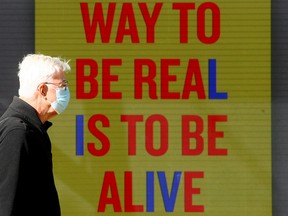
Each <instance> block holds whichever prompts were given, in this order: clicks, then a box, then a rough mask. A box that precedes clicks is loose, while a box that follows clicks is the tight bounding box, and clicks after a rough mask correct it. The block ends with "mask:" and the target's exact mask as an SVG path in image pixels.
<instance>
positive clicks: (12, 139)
mask: <svg viewBox="0 0 288 216" xmlns="http://www.w3.org/2000/svg"><path fill="white" fill-rule="evenodd" d="M51 125H52V124H51V123H50V122H48V121H47V122H45V123H44V124H42V123H41V121H40V119H39V118H38V116H37V113H36V110H35V109H34V108H33V107H32V106H30V105H29V104H27V103H26V102H24V101H23V100H21V99H19V98H18V97H14V99H13V101H12V103H11V104H10V106H9V108H8V109H7V110H6V112H5V113H4V114H3V115H2V117H1V118H0V216H19V215H21V216H22V215H23V216H34V215H37V216H59V215H60V206H59V199H58V195H57V191H56V188H55V184H54V177H53V172H52V154H51V142H50V139H49V136H48V134H47V129H48V128H49V127H50V126H51Z"/></svg>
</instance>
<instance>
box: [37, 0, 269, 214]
mask: <svg viewBox="0 0 288 216" xmlns="http://www.w3.org/2000/svg"><path fill="white" fill-rule="evenodd" d="M122 2H123V1H117V6H116V15H115V17H114V20H115V21H114V25H113V28H112V34H111V42H110V43H108V44H105V43H102V42H101V41H100V38H99V32H98V37H97V35H96V40H95V43H93V44H87V43H86V39H85V34H84V28H83V23H82V17H81V10H80V4H79V3H80V1H72V2H71V1H62V2H60V3H59V2H58V1H57V2H56V1H55V2H53V1H49V3H47V2H43V1H36V28H35V29H36V39H35V40H36V52H40V53H46V54H49V55H53V56H55V55H56V56H64V57H65V58H68V59H71V65H72V68H73V70H72V73H70V74H69V75H68V80H69V82H70V89H71V92H72V101H71V104H70V106H69V110H68V111H67V112H66V113H65V114H63V115H62V116H61V117H59V118H58V119H56V120H55V125H61V127H62V128H61V132H62V133H59V128H57V127H54V129H53V130H52V131H50V132H51V137H52V140H53V143H54V160H55V163H56V165H55V174H56V179H57V185H58V189H59V194H60V196H61V197H60V198H61V201H62V208H63V213H64V215H79V214H87V215H93V214H96V211H97V206H98V202H99V196H100V192H101V188H102V182H103V181H104V173H105V172H106V171H113V172H115V175H116V179H117V185H118V190H119V194H120V200H121V204H122V205H124V199H125V195H124V192H123V190H124V189H123V186H124V180H123V179H124V174H123V173H124V172H125V171H131V172H132V173H133V194H134V197H133V199H134V202H135V204H141V205H144V206H145V203H146V198H145V197H146V191H145V190H146V177H145V175H146V172H147V171H155V172H156V171H165V172H166V176H167V182H170V183H168V185H169V186H171V182H172V177H173V172H174V171H182V172H184V171H203V172H204V173H205V174H204V175H205V177H204V178H203V179H201V180H195V184H196V185H197V187H199V188H201V194H200V195H195V196H194V197H195V199H194V200H193V201H194V202H195V204H201V205H204V206H205V212H204V213H203V215H223V213H230V214H233V215H246V214H248V212H249V215H265V214H267V213H268V214H269V213H271V211H272V210H271V188H270V187H269V186H270V185H271V167H270V163H271V125H270V121H271V110H270V102H271V99H270V67H271V64H270V1H265V2H263V1H261V2H260V1H258V2H257V1H256V2H254V3H249V4H247V3H245V2H243V1H226V2H225V3H223V2H215V3H216V4H217V5H218V6H219V8H220V10H221V37H220V39H219V41H218V42H217V43H215V44H211V45H207V44H203V43H201V42H200V41H199V40H198V39H197V38H196V36H195V28H196V27H195V18H196V16H195V14H196V13H195V11H193V12H191V13H190V14H189V15H190V16H189V24H190V25H189V36H190V37H189V43H188V44H180V43H179V35H178V34H179V12H176V11H175V10H174V11H173V10H172V1H167V2H165V3H164V4H163V8H162V10H161V14H160V16H159V20H158V21H157V26H156V28H155V43H153V44H147V43H145V31H144V30H145V25H144V24H145V23H144V22H143V20H142V17H141V14H140V12H139V9H138V8H137V3H138V2H137V1H132V2H133V3H134V4H133V6H134V13H135V16H136V24H137V28H138V33H139V38H140V43H139V44H132V43H131V41H130V38H129V37H127V38H125V39H124V42H123V43H122V44H116V43H115V42H114V41H115V37H116V36H115V34H116V30H117V23H118V20H119V16H120V12H121V3H122ZM155 2H156V1H151V2H149V7H150V8H153V5H154V3H155ZM201 2H204V1H197V3H196V5H200V3H201ZM107 3H108V2H105V3H104V2H103V5H104V11H105V9H106V10H107V6H108V4H107ZM196 7H197V6H196ZM89 8H90V15H91V14H92V13H93V8H94V2H93V1H91V2H89ZM104 14H106V13H105V12H104ZM260 50H261V52H260V53H261V54H259V51H260ZM77 58H80V59H81V58H91V59H93V60H95V61H97V63H98V64H99V77H101V76H100V74H101V62H102V59H105V58H111V59H113V58H120V59H122V61H123V63H122V66H121V67H115V69H114V68H113V70H112V71H113V72H112V73H114V74H117V75H119V82H118V83H116V84H115V85H113V86H112V89H113V91H121V92H123V98H122V99H121V100H104V99H102V98H101V90H100V92H99V95H98V96H97V97H96V98H93V99H90V100H80V99H76V98H75V95H76V93H75V92H76V86H75V85H76V81H75V77H76V76H75V71H76V70H77V69H76V62H75V61H76V59H77ZM135 58H151V59H153V60H154V61H155V62H156V64H157V69H158V71H157V79H158V81H157V84H158V85H160V81H159V76H160V71H159V69H160V68H159V62H160V59H164V58H177V59H178V58H179V59H180V60H181V66H180V67H178V68H177V67H175V68H173V74H177V83H175V84H174V85H172V87H171V89H173V91H177V92H181V91H182V88H183V83H184V76H185V73H186V69H187V62H188V59H190V58H197V59H199V61H200V65H201V66H200V67H201V72H202V76H203V82H204V86H205V88H206V91H207V88H208V72H207V71H208V68H207V66H208V59H209V58H215V59H216V60H217V73H218V74H217V75H218V80H217V81H218V88H219V91H226V92H227V93H228V95H229V96H228V100H219V101H217V100H216V101H215V100H208V99H206V100H199V99H198V98H197V97H196V96H195V95H193V94H191V97H190V98H189V100H163V99H162V100H161V99H157V100H151V99H149V97H148V94H147V91H148V90H147V88H146V89H145V88H144V89H145V90H144V95H143V97H144V98H143V99H142V100H135V99H134V98H133V79H134V77H133V74H134V68H133V67H134V65H133V62H134V59H135ZM99 79H100V78H99ZM99 83H100V86H101V81H99ZM100 89H101V87H100ZM158 93H159V92H158ZM206 93H207V92H206ZM94 114H103V115H105V116H107V117H108V118H109V120H110V127H109V128H104V129H101V130H103V131H104V133H105V134H106V135H107V136H108V137H109V139H110V142H111V149H110V151H109V153H108V154H107V155H105V156H103V157H93V156H92V155H90V154H89V152H87V147H85V153H84V156H76V155H75V133H76V131H75V128H76V125H75V124H76V123H75V122H76V120H75V116H76V115H84V125H85V126H84V128H85V130H84V134H85V136H84V142H85V144H86V143H88V142H97V139H96V138H95V137H93V136H92V135H91V133H89V131H88V127H87V122H88V119H89V118H90V117H91V116H93V115H94ZM124 114H128V115H132V114H134V115H143V116H144V119H147V118H148V117H149V116H150V115H153V114H162V115H164V116H165V117H166V118H167V120H168V122H169V150H168V152H167V153H166V154H165V155H163V156H159V157H153V156H151V155H149V154H148V153H147V152H146V151H145V128H144V124H143V123H141V124H140V123H139V126H137V155H136V156H128V154H127V146H128V145H127V139H128V138H127V125H126V123H123V122H122V123H121V122H120V116H121V115H124ZM213 114H218V115H227V116H228V122H225V123H221V124H219V129H220V131H224V132H225V137H224V138H223V139H218V141H217V143H218V144H217V145H219V146H221V147H222V148H223V147H225V148H227V149H228V152H229V153H228V156H217V157H211V156H207V137H205V141H206V142H205V141H204V143H205V144H204V146H205V147H204V148H205V150H204V152H203V154H202V155H200V156H182V155H181V115H199V116H201V117H203V119H204V122H205V123H204V128H205V129H204V130H205V132H204V133H206V132H207V131H206V130H207V128H206V127H207V126H206V125H207V121H206V119H207V116H208V115H213ZM217 127H218V126H217ZM155 130H157V127H156V129H155ZM158 131H159V129H158ZM155 134H157V132H155ZM155 139H156V140H157V139H159V138H155ZM221 147H220V148H221ZM57 164H59V166H57ZM182 178H183V177H182ZM181 180H182V181H181V184H180V188H179V192H178V196H177V201H176V205H175V209H174V212H175V214H177V215H184V214H186V213H184V207H183V205H184V198H183V197H184V195H183V194H184V193H183V190H184V189H183V184H184V183H183V179H181ZM155 182H156V183H155V190H156V192H155V214H159V212H161V213H164V212H165V209H164V207H163V201H161V193H160V190H159V185H157V180H155ZM144 209H145V207H144ZM122 211H124V208H122ZM111 212H114V210H113V208H112V206H111V205H107V206H106V210H105V213H104V214H107V215H109V214H111ZM125 214H126V213H125V212H123V215H125ZM135 214H136V213H135ZM138 214H139V215H144V214H145V213H138Z"/></svg>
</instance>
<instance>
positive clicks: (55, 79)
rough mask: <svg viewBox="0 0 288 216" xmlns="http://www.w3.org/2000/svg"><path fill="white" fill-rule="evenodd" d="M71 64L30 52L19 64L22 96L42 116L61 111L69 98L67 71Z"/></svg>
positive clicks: (20, 94)
mask: <svg viewBox="0 0 288 216" xmlns="http://www.w3.org/2000/svg"><path fill="white" fill-rule="evenodd" d="M68 71H70V66H69V64H68V63H67V62H66V61H64V60H61V59H60V58H57V57H51V56H45V55H42V54H29V55H27V56H25V57H24V58H23V61H22V62H21V63H20V64H19V72H18V77H19V82H20V87H19V90H18V92H19V96H20V98H22V99H25V101H27V102H29V103H30V104H31V105H32V106H33V107H34V108H35V109H36V110H37V111H38V113H39V114H40V115H46V116H47V115H48V116H49V118H50V117H51V116H53V115H55V114H56V113H58V114H59V113H61V112H62V111H64V109H65V108H66V106H67V103H68V102H67V100H68V101H69V97H70V94H69V89H68V86H67V80H66V78H65V72H68Z"/></svg>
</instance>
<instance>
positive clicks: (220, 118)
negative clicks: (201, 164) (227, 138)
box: [208, 115, 228, 156]
mask: <svg viewBox="0 0 288 216" xmlns="http://www.w3.org/2000/svg"><path fill="white" fill-rule="evenodd" d="M226 121H227V116H226V115H209V116H208V155H213V156H215V155H227V154H228V150H227V149H217V148H216V138H223V137H224V132H223V131H216V123H217V122H226Z"/></svg>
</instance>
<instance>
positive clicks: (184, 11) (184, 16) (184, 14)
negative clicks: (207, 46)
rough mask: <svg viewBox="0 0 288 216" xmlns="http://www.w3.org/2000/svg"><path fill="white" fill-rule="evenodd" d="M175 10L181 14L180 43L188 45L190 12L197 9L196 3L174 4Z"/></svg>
mask: <svg viewBox="0 0 288 216" xmlns="http://www.w3.org/2000/svg"><path fill="white" fill-rule="evenodd" d="M173 9H177V10H179V12H180V25H179V26H180V30H179V32H180V43H188V11H189V10H194V9H195V3H173Z"/></svg>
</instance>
